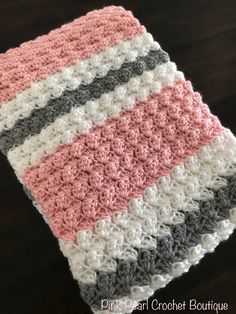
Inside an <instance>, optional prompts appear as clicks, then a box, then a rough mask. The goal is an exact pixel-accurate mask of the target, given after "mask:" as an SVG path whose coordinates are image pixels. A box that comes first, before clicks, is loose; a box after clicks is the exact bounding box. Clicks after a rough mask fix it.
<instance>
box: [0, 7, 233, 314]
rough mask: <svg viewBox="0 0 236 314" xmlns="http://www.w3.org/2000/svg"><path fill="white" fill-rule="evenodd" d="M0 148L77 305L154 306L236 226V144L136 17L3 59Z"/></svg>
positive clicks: (94, 16)
mask: <svg viewBox="0 0 236 314" xmlns="http://www.w3.org/2000/svg"><path fill="white" fill-rule="evenodd" d="M0 65H1V67H2V68H3V69H4V71H3V73H2V74H1V80H0V82H1V83H0V103H1V106H0V149H1V151H2V152H3V153H5V154H6V155H7V158H8V159H9V161H10V163H11V165H12V166H13V168H14V170H15V172H16V175H17V177H18V178H19V180H20V181H21V182H22V184H23V186H24V188H25V190H26V191H27V194H28V195H29V196H30V197H31V198H32V199H33V202H34V204H35V206H36V208H37V209H38V210H39V211H40V212H41V213H42V215H43V217H44V219H45V221H46V222H47V223H48V224H49V226H50V228H51V230H52V232H53V233H54V235H55V236H56V237H57V238H58V240H59V244H60V248H61V250H62V252H63V254H64V255H65V256H66V257H67V258H68V261H69V264H70V268H71V271H72V274H73V277H74V278H75V279H76V280H77V281H78V283H79V285H80V291H81V295H82V297H83V298H84V300H85V301H86V302H87V303H88V304H89V305H90V306H91V308H92V310H93V311H94V313H96V314H101V313H106V314H108V313H111V312H113V311H116V313H118V312H119V313H120V314H124V313H127V312H129V313H131V312H132V310H133V308H134V306H133V307H132V306H131V308H130V309H128V310H127V309H121V310H120V311H118V312H117V310H118V309H113V310H106V311H101V309H100V306H101V300H102V299H108V300H111V301H114V300H118V301H120V302H121V301H123V302H124V301H125V300H129V299H131V300H134V301H137V302H138V301H140V300H143V299H146V298H149V297H150V296H151V295H152V294H153V293H154V291H155V290H156V289H159V288H161V287H164V286H165V285H166V284H167V283H168V282H169V281H171V280H172V279H173V278H175V277H177V276H180V275H181V274H182V273H184V272H186V271H188V269H189V268H190V266H191V265H194V264H197V263H198V262H199V261H200V259H201V258H202V257H203V256H204V255H205V254H206V253H207V252H213V251H214V248H215V247H216V246H217V245H218V244H219V242H220V241H222V240H225V239H227V238H228V237H229V235H230V234H231V233H232V232H233V230H234V228H235V224H236V145H235V144H236V140H235V138H234V136H233V135H232V133H231V132H230V131H229V130H227V129H225V128H224V127H223V126H222V125H221V124H220V122H219V121H218V119H217V118H216V117H215V116H214V115H212V114H211V113H210V111H209V108H208V107H207V105H206V104H204V103H203V101H202V98H201V96H200V95H199V93H197V92H194V91H193V89H192V86H191V83H190V82H189V81H186V80H185V79H184V75H183V73H181V72H179V71H178V70H177V69H176V65H175V64H174V63H173V62H171V61H170V60H169V56H168V54H167V53H166V52H164V51H163V50H162V49H161V48H160V45H159V44H158V43H157V42H155V41H154V40H153V38H152V36H151V35H150V34H148V33H147V32H146V30H145V28H144V27H143V26H141V25H140V24H139V22H138V21H137V20H136V19H135V18H134V17H133V16H132V14H131V13H130V12H128V11H126V10H124V9H123V8H121V7H114V6H111V7H107V8H104V9H102V10H97V11H93V12H90V13H88V14H87V15H86V16H84V17H82V18H79V19H78V20H75V21H74V22H72V23H70V24H67V25H64V26H62V27H61V28H60V29H58V30H55V31H52V32H50V33H49V34H48V35H46V36H42V37H39V38H37V39H36V40H33V41H31V42H28V43H25V44H22V45H21V46H20V47H19V48H16V49H11V50H9V51H7V52H6V53H5V54H2V55H0Z"/></svg>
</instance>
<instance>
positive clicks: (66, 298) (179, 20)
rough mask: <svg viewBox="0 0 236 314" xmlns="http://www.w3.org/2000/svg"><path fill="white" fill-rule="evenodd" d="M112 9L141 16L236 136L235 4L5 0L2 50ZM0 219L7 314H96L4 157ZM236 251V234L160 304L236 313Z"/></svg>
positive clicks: (219, 0)
mask: <svg viewBox="0 0 236 314" xmlns="http://www.w3.org/2000/svg"><path fill="white" fill-rule="evenodd" d="M108 4H117V5H123V6H124V7H125V8H127V9H131V10H132V11H133V12H134V14H135V15H136V17H137V18H138V19H139V20H140V21H141V22H142V23H143V24H144V25H145V26H146V27H147V29H148V31H149V32H151V33H152V34H153V35H154V37H155V39H156V40H157V41H159V42H160V44H161V46H162V47H163V49H164V50H166V51H168V52H169V54H170V56H171V59H172V60H173V61H175V62H176V63H177V65H178V67H179V68H180V69H181V70H182V71H183V72H184V73H185V75H186V78H189V79H191V80H192V82H193V85H194V86H195V89H197V90H199V91H201V93H202V95H203V98H204V100H205V102H206V103H208V104H209V106H210V108H211V110H212V111H213V112H214V113H215V114H217V115H218V116H219V117H220V119H221V121H222V123H223V124H224V125H225V126H226V127H230V128H231V129H232V131H233V132H235V131H236V91H235V87H236V66H235V65H236V1H235V0H224V1H223V0H210V1H207V0H197V1H196V0H175V1H173V0H172V1H171V0H163V1H159V0H146V1H138V0H136V1H135V0H133V1H97V0H96V1H88V0H84V1H80V0H35V1H32V0H31V1H29V0H1V1H0V52H4V51H6V50H7V49H8V48H11V47H15V46H17V45H19V44H20V43H21V42H24V41H27V40H30V39H33V38H35V37H36V36H38V35H41V34H44V33H47V32H48V31H49V30H51V29H53V28H56V27H59V26H60V25H61V24H63V23H66V22H68V21H71V20H73V19H74V18H76V17H79V16H81V15H83V14H85V13H86V12H88V11H90V10H92V9H95V8H101V7H103V6H105V5H108ZM0 215H1V216H0V217H1V218H0V314H28V313H29V314H75V313H76V314H85V313H91V312H90V310H89V307H88V306H87V305H86V304H85V303H84V302H83V301H82V300H81V298H80V296H79V289H78V287H77V284H76V282H75V281H74V280H73V279H72V276H71V274H70V272H69V268H68V265H67V261H66V259H65V258H64V257H63V256H62V254H61V253H60V251H59V248H58V244H57V240H56V239H55V238H54V237H53V236H52V233H51V232H50V230H49V228H48V226H47V225H46V223H45V222H44V221H43V219H42V217H41V215H40V214H39V213H38V212H37V210H36V209H35V208H34V207H33V205H32V204H31V201H30V200H29V199H28V198H27V196H26V195H25V193H24V191H23V189H22V187H21V185H20V183H19V182H18V181H17V179H16V177H15V175H14V173H13V171H12V169H11V167H10V166H9V164H8V162H7V160H6V159H5V158H4V157H3V156H2V155H0ZM235 247H236V235H235V233H234V235H233V236H232V237H231V238H230V239H229V240H228V241H226V242H224V243H222V244H220V246H219V247H218V248H217V249H216V251H215V253H214V254H213V255H207V256H206V257H205V258H204V259H203V260H202V261H201V263H200V264H199V265H198V266H197V267H193V268H192V269H191V270H190V272H189V273H188V274H186V275H184V276H182V277H181V278H179V279H176V280H174V281H173V282H172V283H170V284H169V285H168V286H167V287H166V288H164V289H162V290H160V291H159V292H157V293H156V294H155V298H157V299H158V300H159V301H160V302H164V301H165V302H169V301H172V300H173V299H175V300H176V301H184V300H185V301H186V302H188V301H189V300H190V299H197V300H198V301H199V302H207V301H210V300H212V301H214V302H227V303H228V304H229V310H228V311H227V312H226V313H231V314H235V313H236V292H235V291H236V253H235ZM154 312H155V311H152V310H148V311H143V312H142V313H154ZM181 312H184V313H189V311H179V312H178V313H181ZM136 313H140V311H137V312H136ZM159 313H168V311H165V312H159ZM169 313H177V312H175V311H169ZM198 313H214V312H210V311H199V312H198ZM221 313H224V312H221Z"/></svg>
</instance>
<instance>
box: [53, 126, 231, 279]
mask: <svg viewBox="0 0 236 314" xmlns="http://www.w3.org/2000/svg"><path fill="white" fill-rule="evenodd" d="M235 144H236V140H235V138H234V137H233V135H232V133H231V132H230V131H229V130H225V131H224V133H223V134H222V135H220V136H218V137H216V138H215V139H214V140H213V141H212V143H211V144H210V145H208V146H205V147H202V148H201V150H200V151H199V153H198V155H197V156H194V157H188V158H186V160H185V162H184V165H182V166H181V165H180V166H176V167H174V168H173V169H172V171H171V174H170V176H166V177H162V178H161V179H159V180H158V181H157V184H156V187H154V188H149V189H146V190H145V192H144V196H143V199H134V200H132V201H131V202H130V203H129V206H128V208H127V210H124V211H121V212H116V213H114V214H113V216H112V222H110V221H108V220H101V221H99V222H97V223H96V226H95V228H94V231H87V230H86V231H85V230H84V231H79V232H78V236H77V241H76V242H75V243H74V242H73V241H64V240H59V243H60V247H61V250H62V252H63V254H64V255H65V256H66V257H67V258H68V260H69V264H70V267H71V271H72V274H73V276H74V278H75V279H76V280H79V281H80V282H84V283H95V282H96V270H101V271H105V272H107V271H116V267H117V264H116V260H115V259H117V258H119V259H121V258H126V259H137V251H136V250H134V249H133V247H156V242H155V241H154V239H153V238H152V237H151V236H162V235H165V234H169V233H170V230H169V227H167V226H166V225H165V223H168V224H175V223H181V222H183V221H184V215H183V214H182V213H181V212H180V210H181V211H191V210H198V205H197V203H194V202H193V200H192V198H193V197H194V198H197V199H204V198H212V197H213V195H212V194H211V193H209V191H208V190H207V189H206V188H215V189H218V188H219V187H221V186H225V185H226V180H224V179H222V177H221V176H223V175H232V173H236V166H235V162H236V145H235ZM231 215H234V217H236V211H235V212H234V213H233V212H232V213H231Z"/></svg>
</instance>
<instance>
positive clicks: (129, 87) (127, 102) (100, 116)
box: [8, 62, 184, 177]
mask: <svg viewBox="0 0 236 314" xmlns="http://www.w3.org/2000/svg"><path fill="white" fill-rule="evenodd" d="M177 79H184V77H183V74H182V72H178V71H177V70H176V65H175V63H172V62H167V63H165V64H162V65H157V66H156V67H155V69H154V70H152V71H145V72H144V73H143V74H142V75H141V76H138V77H136V78H132V79H131V80H130V81H129V82H127V83H125V84H122V85H120V86H117V87H116V88H115V90H114V91H112V92H109V93H105V94H103V95H102V97H101V98H99V99H97V100H95V101H89V102H88V103H87V104H86V106H80V107H77V108H73V109H72V110H71V111H70V112H69V113H67V114H65V115H63V116H62V117H59V118H57V119H56V121H55V122H53V123H52V124H50V125H49V126H47V127H46V128H44V129H42V131H41V132H40V133H39V134H36V135H33V136H31V137H29V138H28V139H26V140H25V141H24V143H23V144H22V145H19V146H17V147H16V148H13V149H12V150H10V151H9V152H8V159H9V161H10V163H11V165H12V167H13V168H14V169H15V171H16V173H17V175H18V176H19V177H21V176H22V174H23V172H24V171H25V169H26V168H27V167H29V166H33V165H37V164H38V162H39V161H40V160H41V158H42V157H44V156H45V155H47V154H51V153H53V152H54V151H55V150H56V149H57V148H58V146H59V145H61V144H69V143H72V142H73V140H74V138H75V137H76V136H77V135H79V134H86V133H88V132H89V131H90V129H91V128H92V127H93V126H96V125H101V124H104V122H105V121H106V120H108V119H110V118H113V117H118V116H119V115H120V113H121V112H122V111H125V110H127V109H131V108H132V107H133V106H135V103H136V102H137V101H144V100H146V99H147V98H148V96H149V95H150V93H153V92H159V91H160V90H161V89H162V88H163V87H165V86H171V85H173V82H174V81H175V80H177Z"/></svg>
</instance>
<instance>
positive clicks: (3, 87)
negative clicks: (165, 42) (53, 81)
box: [0, 6, 145, 103]
mask: <svg viewBox="0 0 236 314" xmlns="http://www.w3.org/2000/svg"><path fill="white" fill-rule="evenodd" d="M144 32H145V28H144V27H143V26H140V23H139V22H138V20H137V19H135V18H134V17H133V15H132V13H131V12H130V11H126V10H125V9H123V8H122V7H115V6H111V7H106V8H104V9H102V10H96V11H93V12H90V13H88V14H87V15H85V16H83V17H80V18H79V19H76V20H74V21H73V22H72V23H69V24H65V25H63V26H62V27H61V28H59V29H56V30H54V31H51V32H50V33H49V34H48V35H44V36H40V37H38V38H37V39H35V40H33V41H29V42H26V43H24V44H22V45H21V46H20V47H18V48H15V49H10V50H8V51H7V52H6V53H4V54H0V68H1V72H0V103H2V102H4V101H7V100H10V99H12V98H14V97H15V96H16V94H17V93H18V92H19V91H22V90H24V89H26V88H29V87H30V86H31V84H32V83H33V82H35V81H38V80H41V79H44V78H46V77H47V76H48V75H49V74H52V73H54V72H56V71H59V70H61V69H62V68H63V67H64V66H68V65H72V64H74V63H75V62H76V61H77V60H79V59H85V58H88V57H90V56H91V55H92V54H94V53H96V52H101V51H104V50H105V49H107V48H108V47H110V46H113V45H116V44H118V43H119V42H121V41H122V40H128V39H131V38H132V37H134V36H135V35H137V34H142V33H144Z"/></svg>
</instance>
